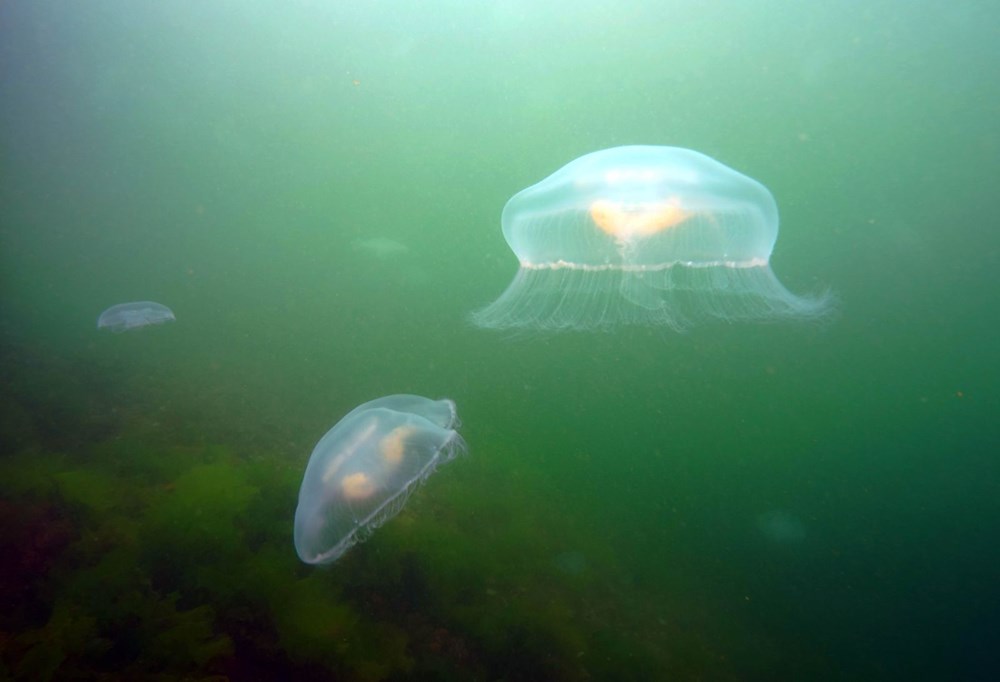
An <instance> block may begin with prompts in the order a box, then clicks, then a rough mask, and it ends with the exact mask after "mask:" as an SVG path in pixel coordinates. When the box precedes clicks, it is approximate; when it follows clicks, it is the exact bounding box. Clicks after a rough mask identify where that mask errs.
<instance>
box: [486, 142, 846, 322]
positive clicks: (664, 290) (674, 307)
mask: <svg viewBox="0 0 1000 682" xmlns="http://www.w3.org/2000/svg"><path fill="white" fill-rule="evenodd" d="M501 223H502V227H503V235H504V238H505V239H506V240H507V244H508V245H509V246H510V248H511V249H512V250H513V251H514V254H515V255H516V256H517V258H518V260H519V261H520V269H519V270H518V272H517V275H516V276H515V278H514V280H513V281H512V282H511V284H510V285H509V286H508V287H507V290H506V291H504V292H503V294H502V295H501V296H500V298H498V299H497V300H496V301H494V302H493V303H491V304H490V305H488V306H487V307H485V308H483V309H482V310H479V311H476V312H474V313H473V314H472V321H473V322H474V323H475V324H476V325H478V326H481V327H488V328H499V329H504V328H512V327H514V328H516V327H521V328H534V329H542V330H560V329H602V328H603V329H607V328H611V327H615V326H618V325H623V324H624V325H658V326H666V327H672V328H674V329H677V330H683V329H685V328H687V327H689V326H691V325H692V324H694V323H696V322H699V321H702V320H706V319H721V320H726V321H735V320H768V319H781V318H816V317H819V316H822V315H823V314H824V313H825V312H827V310H828V309H829V296H828V295H827V294H823V295H819V296H816V297H802V296H796V295H794V294H792V293H790V292H789V291H788V290H787V289H785V287H784V286H782V284H781V282H779V281H778V279H777V278H776V277H775V276H774V274H773V273H772V272H771V268H770V265H769V261H770V257H771V250H772V249H773V248H774V243H775V240H776V239H777V236H778V209H777V205H776V204H775V202H774V198H773V197H772V196H771V193H770V192H769V191H768V190H767V188H766V187H764V186H763V185H762V184H760V183H759V182H757V181H756V180H753V179H751V178H748V177H747V176H745V175H742V174H741V173H738V172H736V171H735V170H733V169H731V168H729V167H727V166H724V165H723V164H721V163H719V162H718V161H716V160H714V159H712V158H709V157H708V156H705V155H704V154H701V153H699V152H695V151H691V150H689V149H681V148H678V147H654V146H630V147H616V148H614V149H606V150H603V151H598V152H593V153H591V154H587V155H585V156H582V157H580V158H579V159H576V160H575V161H572V162H570V163H568V164H567V165H565V166H563V167H562V168H561V169H559V170H558V171H556V172H555V173H553V174H552V175H550V176H549V177H547V178H545V179H544V180H542V181H541V182H539V183H537V184H535V185H532V186H531V187H528V188H527V189H524V190H522V191H520V192H518V193H517V194H515V195H514V197H512V198H511V199H510V201H508V202H507V205H506V206H504V209H503V215H502V218H501Z"/></svg>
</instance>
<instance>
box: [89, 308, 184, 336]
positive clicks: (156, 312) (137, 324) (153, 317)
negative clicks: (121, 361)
mask: <svg viewBox="0 0 1000 682" xmlns="http://www.w3.org/2000/svg"><path fill="white" fill-rule="evenodd" d="M176 319H177V318H175V317H174V311H172V310H171V309H170V308H168V307H167V306H165V305H163V304H161V303H156V302H154V301H135V302H133V303H120V304H118V305H113V306H111V307H110V308H108V309H107V310H105V311H104V312H103V313H101V316H100V317H98V318H97V328H98V329H110V330H111V331H113V332H116V333H118V332H124V331H128V330H130V329H139V328H141V327H148V326H150V325H154V324H163V323H164V322H173V321H174V320H176Z"/></svg>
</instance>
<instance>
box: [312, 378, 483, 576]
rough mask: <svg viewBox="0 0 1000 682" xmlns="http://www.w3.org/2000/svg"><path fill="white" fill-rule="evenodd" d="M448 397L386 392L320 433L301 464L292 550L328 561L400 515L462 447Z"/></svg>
mask: <svg viewBox="0 0 1000 682" xmlns="http://www.w3.org/2000/svg"><path fill="white" fill-rule="evenodd" d="M457 426H458V415H457V413H456V412H455V403H453V402H452V401H451V400H431V399H429V398H422V397H420V396H416V395H391V396H386V397H385V398H379V399H377V400H372V401H370V402H367V403H364V404H362V405H359V406H358V407H356V408H354V409H353V410H351V412H349V413H348V414H347V415H346V416H345V417H344V418H343V419H341V420H340V421H339V422H337V424H336V425H335V426H334V427H333V428H332V429H330V430H329V431H328V432H327V433H326V435H324V436H323V437H322V438H321V439H320V441H319V443H317V444H316V447H315V448H314V449H313V452H312V455H311V456H310V457H309V464H308V465H306V473H305V476H304V477H303V479H302V487H301V488H300V489H299V505H298V507H297V508H296V510H295V551H296V552H297V553H298V555H299V558H300V559H302V561H304V562H306V563H308V564H328V563H331V562H333V561H336V560H337V559H338V558H339V557H340V556H341V555H342V554H343V553H344V552H346V551H347V550H348V549H350V548H351V547H352V546H354V545H355V544H357V543H358V542H362V541H364V540H365V539H367V538H368V536H369V535H371V533H372V532H373V531H374V530H375V529H376V528H378V527H379V526H381V525H382V524H383V523H385V522H386V521H388V520H389V519H391V518H392V517H393V516H395V515H396V514H398V513H399V511H400V510H401V509H402V508H403V505H404V504H406V499H407V497H409V495H410V493H411V492H412V491H413V490H414V489H415V488H416V487H417V486H418V485H419V484H420V483H422V482H423V481H425V480H426V479H427V477H428V476H430V475H431V474H432V473H434V470H435V469H437V467H438V466H440V465H441V464H444V463H445V462H449V461H451V460H452V459H454V458H455V456H456V455H457V454H458V453H460V452H464V451H465V441H463V440H462V437H461V436H459V435H458V433H457V432H456V431H455V427H457Z"/></svg>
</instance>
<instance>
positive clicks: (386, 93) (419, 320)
mask: <svg viewBox="0 0 1000 682" xmlns="http://www.w3.org/2000/svg"><path fill="white" fill-rule="evenodd" d="M998 26H1000V9H998V7H997V6H996V4H995V3H990V2H985V1H980V2H972V1H960V2H956V3H951V4H947V5H944V4H935V3H927V2H923V1H920V2H898V1H895V2H893V1H879V2H864V3H860V2H848V1H846V0H845V1H844V2H832V3H825V4H822V5H821V4H820V3H809V2H785V1H780V0H768V1H766V2H736V1H733V2H709V3H701V2H699V3H695V2H639V1H637V0H627V1H625V2H618V3H601V2H592V1H587V2H573V3H570V2H503V1H497V2H457V1H454V2H449V1H446V0H433V1H432V2H427V3H406V2H355V3H340V2H336V3H335V2H306V1H304V0H299V1H295V2H282V3H277V2H275V3H265V2H259V1H258V2H252V3H251V2H236V1H227V2H211V3H207V2H194V1H190V2H187V1H178V2H124V1H122V0H115V1H111V0H108V1H94V2H86V3H84V2H55V1H52V0H42V1H33V2H28V1H27V0H24V1H19V0H15V1H13V2H7V3H4V4H2V5H0V142H2V158H0V164H2V165H0V168H2V176H0V177H2V182H0V287H2V288H0V333H2V337H0V338H2V348H0V351H2V383H0V387H2V388H0V390H2V402H3V404H2V422H0V427H2V429H0V438H2V446H3V457H2V459H0V550H2V551H0V679H26V680H29V679H30V680H38V679H113V678H119V679H133V680H139V679H152V677H153V676H154V675H164V676H166V678H174V677H176V678H178V679H180V678H185V679H201V678H204V679H208V678H210V677H212V676H220V677H227V678H229V679H232V680H250V679H292V678H294V679H307V680H308V679H357V680H383V679H385V680H399V679H478V680H534V679H538V680H561V679H564V680H578V679H607V680H624V679H633V680H650V679H707V680H723V679H730V680H747V679H759V680H775V679H790V680H800V679H801V680H816V679H831V680H913V679H935V680H939V679H962V680H969V679H984V680H986V679H995V678H996V676H998V675H1000V658H998V655H997V653H996V649H995V644H996V641H997V637H998V631H1000V589H998V584H997V576H998V575H1000V556H998V553H1000V552H998V550H997V549H996V536H997V532H998V530H1000V498H998V496H997V494H996V492H995V489H996V487H997V483H998V482H1000V461H998V453H1000V420H998V418H997V415H998V414H1000V411H998V407H1000V399H998V396H997V393H996V388H995V387H996V385H997V379H998V378H1000V363H998V355H997V349H996V345H995V338H996V335H997V330H998V329H1000V313H998V305H997V295H996V291H997V283H996V277H995V269H996V267H997V266H998V265H1000V239H998V237H997V236H996V233H997V227H998V225H997V219H996V218H995V215H996V210H995V197H996V187H997V182H998V177H1000V127H998V123H997V122H998V120H1000V82H998V81H997V79H996V73H998V69H1000V47H998V45H1000V35H998V33H1000V29H998V28H997V27H998ZM624 144H659V145H675V146H682V147H688V148H692V149H696V150H699V151H701V152H703V153H706V154H708V155H710V156H712V157H714V158H716V159H718V160H720V161H721V162H723V163H725V164H727V165H729V166H731V167H733V168H735V169H737V170H739V171H741V172H743V173H746V174H747V175H749V176H751V177H753V178H755V179H757V180H759V181H761V182H763V183H764V184H765V185H766V186H767V187H768V188H769V189H770V190H771V191H772V193H773V194H774V196H775V198H776V199H777V202H778V205H779V207H780V211H781V232H780V235H779V238H778V242H777V246H776V249H775V253H774V256H773V259H772V266H773V268H774V270H775V272H776V274H777V275H778V277H779V278H780V279H781V280H782V281H783V283H784V284H786V285H787V286H788V287H789V289H791V290H792V291H794V292H796V293H810V292H817V291H822V290H823V289H825V288H827V287H828V288H830V289H831V290H832V291H833V292H834V293H835V295H836V297H837V300H838V302H837V312H836V313H835V314H834V315H833V316H832V317H831V318H830V319H828V320H827V321H825V322H823V323H821V324H815V323H796V322H788V323H781V324H738V325H727V324H714V325H712V324H710V325H703V326H700V327H698V328H695V329H694V330H692V331H690V332H688V333H685V334H676V333H673V332H670V331H668V330H658V329H646V328H632V329H630V328H625V329H620V330H616V331H614V332H612V333H604V334H587V333H567V334H556V335H546V336H540V337H539V336H531V335H527V336H517V337H513V338H512V337H510V336H508V335H504V334H502V333H501V334H497V333H491V332H486V331H483V330H479V329H476V328H474V327H473V326H471V325H470V324H469V323H468V321H467V316H468V314H469V312H470V311H472V310H474V309H476V308H478V307H481V306H483V305H485V304H487V303H488V302H490V301H491V300H493V299H494V298H495V297H496V296H498V295H499V294H500V292H502V291H503V289H504V287H506V285H507V283H508V282H509V281H510V279H511V278H512V277H513V275H514V273H515V271H516V268H517V262H516V259H515V258H514V256H513V255H512V254H511V253H510V251H509V249H508V248H507V246H506V244H505V243H504V240H503V238H502V235H501V233H500V225H499V217H500V211H501V209H502V207H503V205H504V202H505V201H506V200H507V199H508V198H509V197H510V196H511V195H512V194H514V193H515V192H517V191H518V190H520V189H522V188H524V187H526V186H528V185H530V184H532V183H534V182H537V181H538V180H540V179H542V178H544V177H545V176H547V175H548V174H549V173H551V172H553V171H555V170H556V169H558V168H559V167H561V166H562V165H564V164H565V163H567V162H569V161H571V160H572V159H574V158H576V157H578V156H580V155H582V154H585V153H587V152H591V151H595V150H598V149H603V148H608V147H614V146H617V145H624ZM375 238H382V239H389V240H393V241H394V242H398V243H399V244H403V245H405V246H406V247H407V249H406V250H405V251H402V252H399V253H391V254H385V255H384V256H383V257H379V255H378V254H375V253H373V252H371V251H370V250H368V249H365V248H363V247H359V245H358V244H359V242H364V241H365V240H370V239H375ZM143 299H151V300H155V301H159V302H161V303H165V304H167V305H169V306H170V307H171V308H172V309H173V310H174V312H175V313H176V316H177V322H176V323H173V324H169V325H164V326H161V327H156V328H151V329H146V330H141V331H138V332H134V333H127V334H118V335H115V334H107V333H99V332H98V331H97V330H96V329H95V323H96V319H97V316H98V315H99V313H100V312H101V311H102V310H103V309H105V308H106V307H108V306H110V305H113V304H116V303H120V302H124V301H130V300H143ZM391 393H416V394H420V395H426V396H430V397H433V398H439V397H448V398H451V399H453V400H455V402H456V403H457V405H458V410H459V414H460V416H461V418H462V422H463V425H462V427H461V433H462V435H463V437H464V438H465V439H466V440H467V441H468V444H469V454H468V456H466V457H463V458H460V459H459V460H457V461H455V462H453V463H450V464H448V465H447V466H446V467H443V468H442V469H440V470H439V471H438V472H437V473H436V474H435V475H434V476H433V477H432V478H431V479H430V480H429V481H428V482H427V484H426V485H425V486H424V487H422V488H421V489H420V490H419V491H417V492H416V493H415V494H414V495H413V497H412V498H411V499H410V501H409V504H408V505H407V507H406V509H405V510H404V511H403V512H402V513H401V514H400V515H399V516H398V517H396V518H395V519H393V520H392V521H390V522H389V523H387V524H386V525H385V526H384V527H383V528H381V529H380V530H379V531H378V532H377V533H376V534H375V535H374V536H373V537H372V538H371V540H369V541H368V542H367V543H365V544H363V545H360V546H358V547H355V548H354V549H352V550H351V551H350V552H349V553H348V554H347V555H345V556H344V557H343V558H342V559H341V560H340V561H338V562H337V563H335V564H333V565H332V566H331V567H329V568H325V569H315V568H313V567H308V566H304V565H302V564H301V563H300V562H299V561H298V560H297V558H296V556H295V552H294V549H293V547H292V540H291V524H292V516H293V514H294V509H295V504H296V497H297V492H298V486H299V484H300V481H301V475H302V471H303V470H304V468H305V464H306V461H307V459H308V456H309V453H310V451H311V450H312V447H313V445H314V444H315V443H316V441H317V440H318V439H319V438H320V437H321V436H322V435H323V434H324V433H325V432H326V431H327V430H328V429H329V428H330V427H331V426H333V424H334V423H336V421H337V420H338V419H339V418H340V417H341V416H343V415H344V414H345V413H346V412H348V411H349V410H350V409H352V408H353V407H354V406H356V405H357V404H359V403H361V402H364V401H366V400H370V399H372V398H375V397H378V396H382V395H386V394H391ZM771 512H780V513H781V515H780V516H779V518H783V519H789V520H790V521H789V523H791V524H792V526H793V529H797V530H796V532H792V533H791V534H790V535H788V534H786V535H785V536H780V535H779V536H773V535H772V536H769V535H768V533H767V532H765V530H763V529H762V528H761V527H760V521H761V519H762V516H763V518H765V519H766V518H774V517H773V516H771V517H768V516H766V515H767V514H769V513H771ZM157 679H164V677H158V678H157ZM213 679H219V677H215V678H213Z"/></svg>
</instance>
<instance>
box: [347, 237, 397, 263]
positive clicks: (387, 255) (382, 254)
mask: <svg viewBox="0 0 1000 682" xmlns="http://www.w3.org/2000/svg"><path fill="white" fill-rule="evenodd" d="M351 246H352V247H353V248H354V250H355V251H359V252H361V253H364V254H366V255H367V256H369V257H371V258H375V259H376V260H379V261H389V260H395V259H397V258H399V257H401V256H404V255H406V254H407V253H408V252H409V250H410V247H409V246H407V245H406V244H403V243H401V242H397V241H396V240H395V239H389V238H388V237H371V238H370V239H355V240H354V241H353V242H351Z"/></svg>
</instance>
